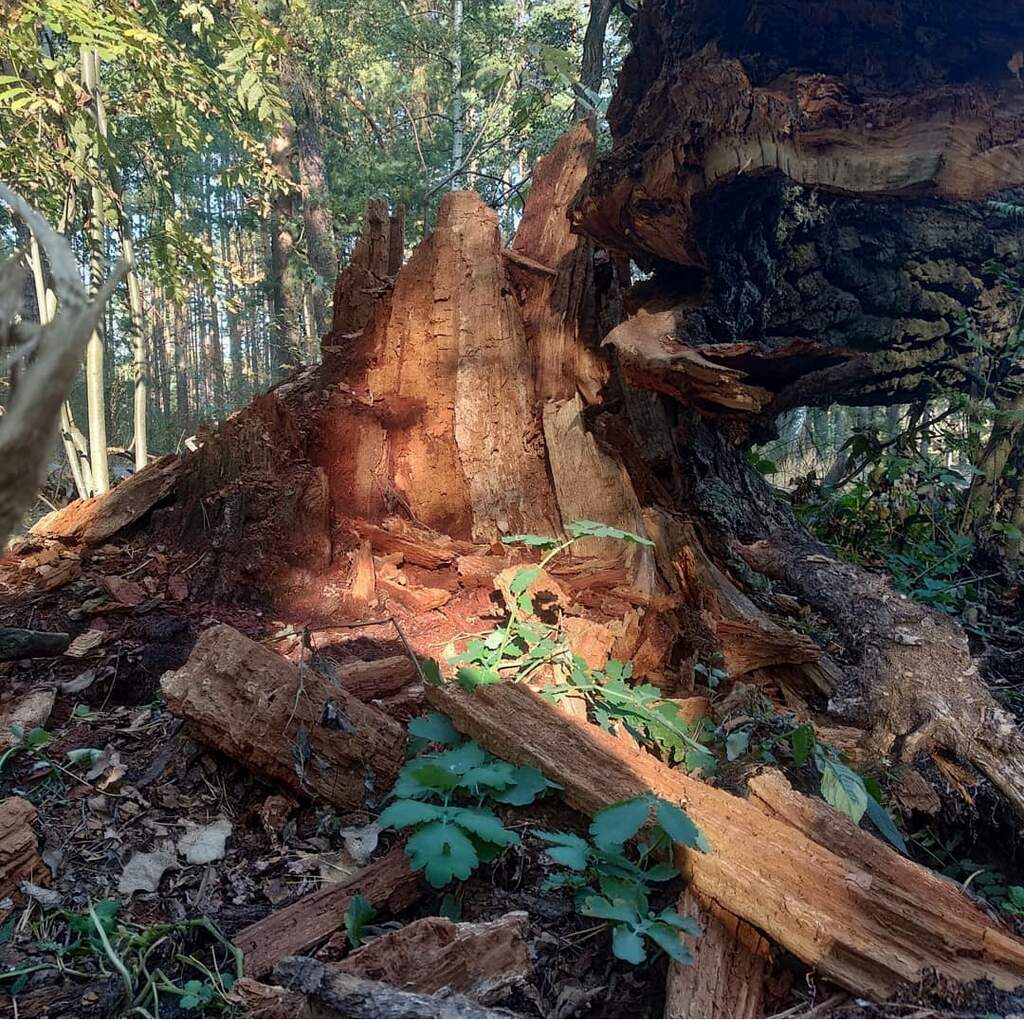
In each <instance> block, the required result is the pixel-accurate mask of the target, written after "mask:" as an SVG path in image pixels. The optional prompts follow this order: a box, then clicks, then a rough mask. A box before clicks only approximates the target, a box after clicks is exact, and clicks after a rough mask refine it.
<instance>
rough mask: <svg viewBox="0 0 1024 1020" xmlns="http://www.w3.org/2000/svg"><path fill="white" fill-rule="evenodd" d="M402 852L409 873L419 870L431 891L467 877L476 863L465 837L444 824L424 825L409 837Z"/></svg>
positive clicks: (477, 860)
mask: <svg viewBox="0 0 1024 1020" xmlns="http://www.w3.org/2000/svg"><path fill="white" fill-rule="evenodd" d="M405 852H406V854H407V855H408V857H409V863H410V864H411V865H412V868H413V870H414V871H420V870H422V871H423V873H424V875H425V876H426V879H427V881H428V882H429V883H430V884H431V885H432V886H433V887H434V888H435V889H443V888H444V887H445V886H446V885H447V884H448V883H449V882H451V881H452V879H454V878H458V879H463V880H464V879H467V878H469V876H470V875H471V874H472V873H473V869H474V868H475V867H476V866H477V865H478V864H479V863H480V858H479V857H478V855H477V852H476V848H475V847H474V846H473V844H472V842H471V841H470V839H469V837H468V836H467V835H466V834H465V833H464V832H463V831H462V830H461V829H460V828H459V827H458V826H457V825H450V824H447V823H445V822H431V823H430V824H429V825H425V826H424V827H423V828H422V829H420V830H419V831H418V832H416V833H415V834H414V835H412V836H411V837H410V838H409V841H408V842H407V843H406V844H405Z"/></svg>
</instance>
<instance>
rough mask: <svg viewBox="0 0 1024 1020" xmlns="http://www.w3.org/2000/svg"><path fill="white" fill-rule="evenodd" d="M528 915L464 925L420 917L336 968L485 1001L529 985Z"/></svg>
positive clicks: (497, 999) (413, 989)
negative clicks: (445, 990) (444, 990)
mask: <svg viewBox="0 0 1024 1020" xmlns="http://www.w3.org/2000/svg"><path fill="white" fill-rule="evenodd" d="M528 920H529V919H528V916H527V915H526V913H524V912H521V911H520V912H516V913H511V914H505V915H503V916H502V917H499V918H497V919H496V920H494V921H480V922H477V923H468V922H467V923H461V924H456V923H454V922H453V921H449V920H448V919H447V918H445V917H421V918H420V919H419V920H417V921H413V922H412V923H411V924H407V925H405V927H403V928H399V929H398V930H397V931H393V932H388V933H387V934H386V935H381V936H380V937H379V938H375V939H373V940H372V941H370V942H368V943H367V944H366V945H365V946H362V947H361V948H359V949H357V950H356V951H355V952H354V953H351V954H350V955H349V956H348V957H347V958H346V959H345V960H343V961H342V962H341V963H340V964H337V965H336V969H337V970H339V971H343V972H344V973H346V974H353V975H355V976H356V977H363V978H369V979H370V980H373V981H383V982H384V983H385V984H388V985H392V986H393V987H395V988H398V989H401V990H402V991H406V992H420V993H422V994H424V995H433V994H436V993H440V992H442V990H443V989H447V990H449V991H451V992H456V993H458V994H462V995H466V996H468V997H469V998H471V999H473V1000H475V1001H476V1002H480V1003H483V1004H484V1005H485V1006H486V1005H489V1004H491V1003H496V1002H500V1001H501V1000H502V999H503V998H504V997H506V996H508V994H509V993H510V992H513V991H515V990H519V989H523V988H525V986H526V985H527V983H528V982H529V980H530V979H531V977H532V975H533V964H532V963H531V962H530V955H529V950H528V948H527V944H526V936H527V927H528ZM445 994H447V992H445Z"/></svg>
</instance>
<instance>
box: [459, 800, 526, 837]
mask: <svg viewBox="0 0 1024 1020" xmlns="http://www.w3.org/2000/svg"><path fill="white" fill-rule="evenodd" d="M449 812H450V815H449V816H450V818H451V820H452V821H453V822H455V824H456V825H459V826H461V827H462V828H463V829H465V830H466V831H467V832H472V833H473V834H474V835H475V836H479V837H480V838H481V839H485V840H487V842H488V843H494V844H496V845H497V846H512V845H513V844H514V843H518V842H519V837H518V836H517V835H516V834H515V833H514V832H512V831H511V830H510V829H506V828H505V826H504V825H502V824H501V819H500V818H499V817H498V816H497V815H496V814H494V812H492V811H487V810H485V809H484V808H455V809H449Z"/></svg>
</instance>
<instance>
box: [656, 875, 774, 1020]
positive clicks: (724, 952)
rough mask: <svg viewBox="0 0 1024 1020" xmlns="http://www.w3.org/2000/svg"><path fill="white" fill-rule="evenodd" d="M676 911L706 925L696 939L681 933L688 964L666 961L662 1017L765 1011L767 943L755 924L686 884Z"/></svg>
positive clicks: (761, 1013) (751, 1014)
mask: <svg viewBox="0 0 1024 1020" xmlns="http://www.w3.org/2000/svg"><path fill="white" fill-rule="evenodd" d="M679 912H680V913H681V914H683V915H684V916H689V917H695V918H696V919H697V920H698V921H699V922H700V924H701V927H703V929H704V934H703V935H702V936H701V937H700V938H699V939H694V938H691V937H690V936H684V937H683V938H684V941H685V942H686V943H687V945H688V946H689V949H690V952H691V953H692V954H693V964H692V966H683V965H682V964H678V963H671V964H669V968H668V984H667V987H666V991H665V1016H666V1017H668V1018H669V1020H672V1018H676V1017H678V1018H683V1017H694V1018H697V1017H736V1018H740V1017H757V1016H764V979H765V976H766V973H767V971H768V964H769V956H770V950H771V946H770V945H769V943H768V940H767V939H766V938H765V937H764V936H763V935H762V934H761V933H760V932H759V931H758V930H757V929H756V928H753V927H751V926H750V925H749V924H747V922H746V921H741V920H739V919H738V918H737V917H736V915H735V914H730V913H729V912H728V911H726V910H723V909H722V908H721V907H720V906H719V905H718V904H717V903H715V902H713V901H711V900H708V899H707V898H706V897H703V896H700V895H699V894H697V893H694V891H693V890H692V889H685V890H684V891H683V895H682V897H681V898H680V901H679Z"/></svg>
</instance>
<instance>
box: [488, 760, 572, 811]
mask: <svg viewBox="0 0 1024 1020" xmlns="http://www.w3.org/2000/svg"><path fill="white" fill-rule="evenodd" d="M560 789H561V787H560V786H559V785H558V783H552V782H551V780H550V779H547V778H545V776H544V774H543V773H542V772H541V771H540V770H539V769H535V768H533V766H531V765H520V766H519V767H518V768H516V769H513V772H512V785H511V786H510V787H509V788H508V789H507V790H502V791H501V792H500V793H495V794H492V799H493V800H496V801H497V802H498V803H499V804H512V805H514V806H516V807H524V806H525V805H527V804H532V803H533V802H534V801H535V800H536V799H537V798H538V797H539V796H540V795H541V794H542V793H544V792H545V791H547V790H560Z"/></svg>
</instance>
